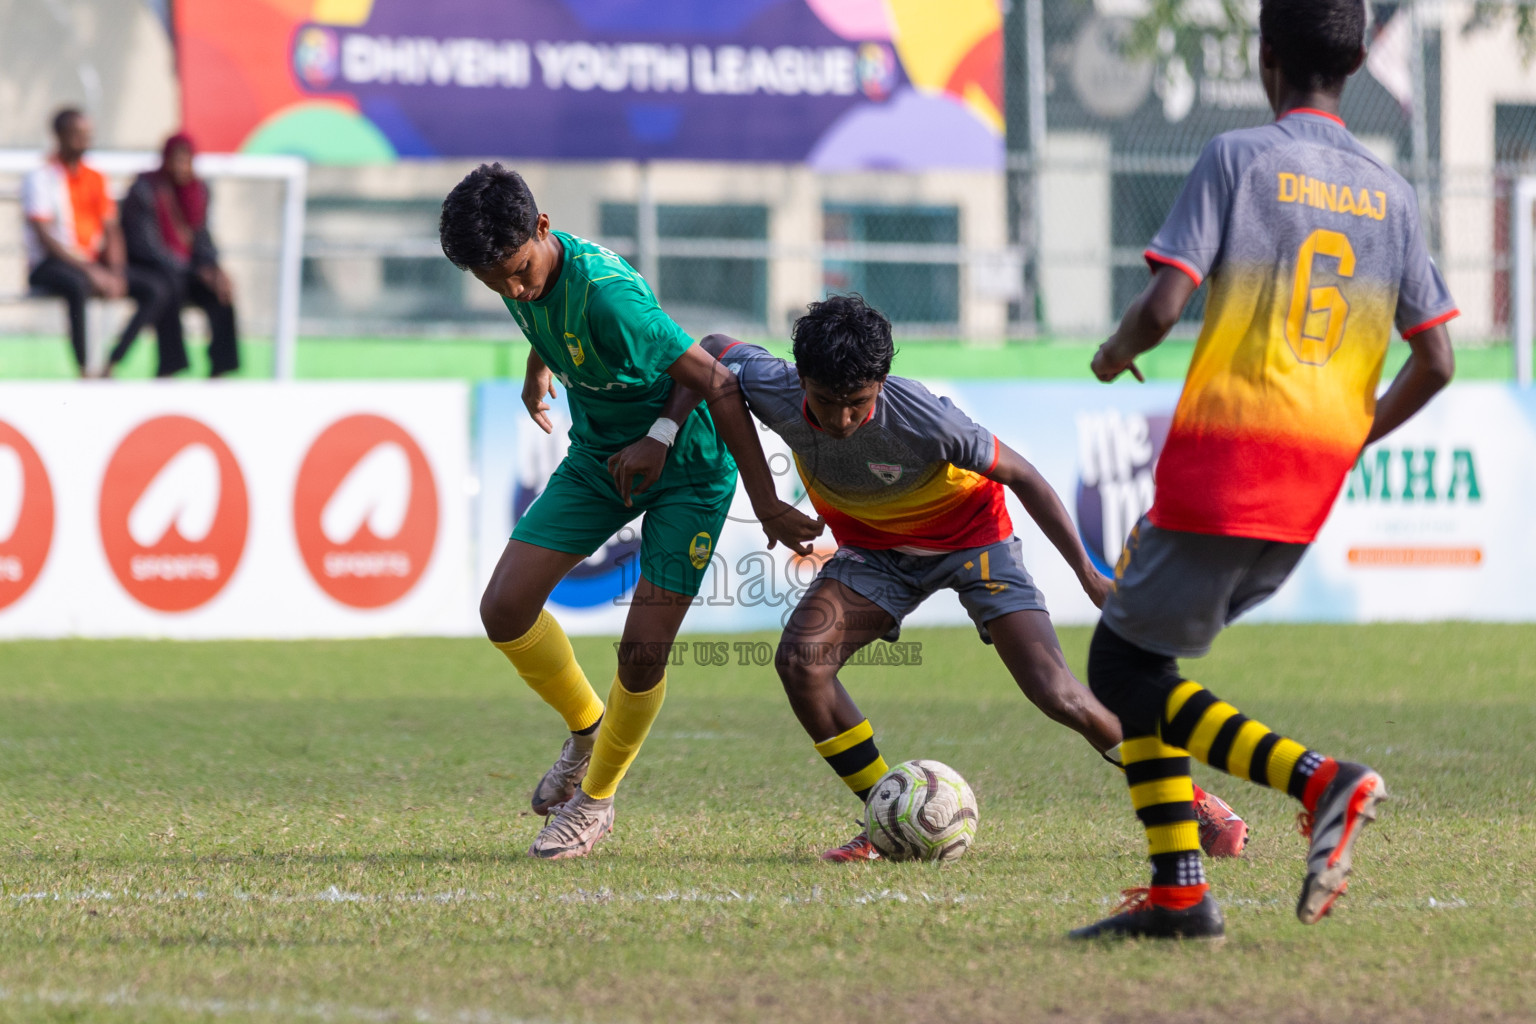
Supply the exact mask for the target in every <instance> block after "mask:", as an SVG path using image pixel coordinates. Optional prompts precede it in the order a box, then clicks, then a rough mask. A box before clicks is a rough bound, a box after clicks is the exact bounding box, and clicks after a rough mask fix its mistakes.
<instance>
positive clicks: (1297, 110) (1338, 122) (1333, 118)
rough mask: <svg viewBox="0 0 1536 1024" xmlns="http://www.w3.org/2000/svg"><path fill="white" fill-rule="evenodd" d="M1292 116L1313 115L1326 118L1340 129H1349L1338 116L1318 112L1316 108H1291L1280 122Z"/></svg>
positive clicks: (1326, 112)
mask: <svg viewBox="0 0 1536 1024" xmlns="http://www.w3.org/2000/svg"><path fill="white" fill-rule="evenodd" d="M1292 114H1313V115H1315V116H1317V117H1326V118H1327V119H1328V120H1330V121H1332V122H1333V123H1334V124H1336V125H1338V126H1339V127H1340V128H1347V127H1349V126H1348V125H1346V124H1345V123H1344V119H1343V118H1342V117H1340V116H1339V115H1338V114H1330V113H1328V111H1326V110H1318V109H1317V108H1316V107H1292V108H1291V109H1290V110H1287V111H1286V112H1285V114H1284V115H1282V116H1281V118H1280V120H1282V121H1283V120H1285V119H1286V118H1287V117H1290V116H1291V115H1292Z"/></svg>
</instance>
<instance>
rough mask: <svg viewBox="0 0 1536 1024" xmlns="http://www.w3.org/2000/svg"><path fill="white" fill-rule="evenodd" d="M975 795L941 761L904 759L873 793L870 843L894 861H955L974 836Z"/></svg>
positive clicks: (868, 821) (868, 822) (868, 808)
mask: <svg viewBox="0 0 1536 1024" xmlns="http://www.w3.org/2000/svg"><path fill="white" fill-rule="evenodd" d="M976 822H977V817H976V795H975V794H974V793H972V792H971V787H970V786H968V785H967V784H966V782H965V780H964V779H962V778H961V777H960V773H959V772H957V771H955V770H954V769H953V768H951V767H950V766H949V765H947V764H940V763H939V762H938V761H905V762H903V763H901V764H899V765H897V766H896V767H895V768H892V769H891V770H890V771H888V772H886V773H885V774H884V775H883V776H881V777H880V781H879V782H877V783H875V788H874V789H872V790H870V792H869V802H868V803H867V804H866V805H865V825H866V827H867V828H868V835H869V841H870V842H872V843H874V844H875V849H877V850H879V851H880V855H881V856H883V857H886V858H889V859H890V860H955V859H957V858H958V857H959V856H960V855H961V854H963V853H964V852H965V851H966V850H967V849H969V848H970V845H971V840H973V839H975V838H976Z"/></svg>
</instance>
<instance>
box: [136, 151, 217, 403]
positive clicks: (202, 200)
mask: <svg viewBox="0 0 1536 1024" xmlns="http://www.w3.org/2000/svg"><path fill="white" fill-rule="evenodd" d="M192 153H193V146H192V139H191V137H190V136H187V135H184V134H177V135H172V136H171V137H170V138H168V139H166V140H165V149H164V150H163V154H162V158H161V163H160V168H159V169H158V170H154V171H146V172H145V173H143V174H141V175H139V176H138V178H137V179H136V180H135V181H134V183H133V187H132V188H131V189H129V190H128V197H127V198H126V199H124V200H123V205H122V220H123V234H124V236H125V238H126V240H127V243H128V261H129V262H130V263H132V264H135V265H138V266H141V267H144V268H147V269H152V270H154V271H156V272H158V273H159V274H161V275H162V276H163V277H164V278H165V279H166V280H167V281H168V282H169V284H170V285H171V286H172V287H174V289H175V291H176V294H177V295H178V296H179V301H177V302H174V303H167V304H166V307H165V312H164V314H162V316H161V318H160V320H159V321H158V322H156V324H155V335H156V337H157V338H158V340H159V343H160V362H159V369H158V370H157V371H156V376H159V377H169V376H171V375H172V374H175V373H179V372H180V371H182V370H185V369H186V368H187V366H188V363H187V346H186V341H185V339H184V338H183V337H182V331H181V308H182V307H183V306H185V305H194V306H197V307H199V308H200V309H202V311H203V312H204V313H206V314H207V315H208V328H209V333H210V335H211V338H210V341H209V344H208V361H209V376H212V377H220V376H223V375H224V374H226V373H229V372H230V371H232V370H236V369H239V367H240V353H239V349H238V347H237V344H236V339H235V307H234V305H233V301H232V298H233V296H232V290H231V288H230V281H229V275H227V274H225V273H224V270H223V268H221V267H220V266H219V252H218V250H217V249H216V248H215V247H214V244H213V238H212V236H211V235H209V233H208V186H207V184H206V183H205V182H203V181H202V180H201V179H200V178H198V177H197V175H196V174H194V173H193V170H192ZM118 349H121V351H117V350H114V351H113V352H112V355H111V362H112V363H113V364H116V363H117V362H118V361H119V360H120V359H122V357H123V356H124V355H125V354H126V352H127V345H126V344H124V345H119V346H118Z"/></svg>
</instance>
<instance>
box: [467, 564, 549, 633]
mask: <svg viewBox="0 0 1536 1024" xmlns="http://www.w3.org/2000/svg"><path fill="white" fill-rule="evenodd" d="M540 610H541V608H540V607H532V606H528V604H527V602H525V601H521V600H519V599H518V595H517V594H516V592H514V591H512V590H511V588H509V587H505V586H502V585H501V584H500V581H499V580H496V579H492V580H491V582H490V583H489V584H488V585H487V586H486V588H485V593H483V594H481V595H480V624H481V625H482V626H484V627H485V635H486V636H488V637H489V638H490V639H491V641H492V642H493V643H498V644H501V643H506V642H507V641H509V640H516V639H517V638H518V637H520V636H522V635H523V634H524V633H526V632H528V631H529V630H530V629H532V628H533V624H534V623H535V622H537V621H538V619H539V611H540Z"/></svg>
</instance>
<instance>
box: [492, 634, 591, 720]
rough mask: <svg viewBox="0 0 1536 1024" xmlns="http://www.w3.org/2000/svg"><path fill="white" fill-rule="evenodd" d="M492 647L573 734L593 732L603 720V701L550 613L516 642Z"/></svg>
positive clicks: (511, 641)
mask: <svg viewBox="0 0 1536 1024" xmlns="http://www.w3.org/2000/svg"><path fill="white" fill-rule="evenodd" d="M491 644H492V646H494V647H495V648H496V649H497V650H499V651H500V652H501V653H502V654H505V655H506V656H507V660H508V661H510V662H511V663H512V667H513V668H515V669H517V674H518V675H520V676H522V677H523V682H525V683H527V684H528V685H529V686H530V687H531V688H532V689H533V692H534V693H536V694H538V695H539V696H540V697H542V698H544V703H546V704H548V705H549V706H550V707H552V708H554V709H555V710H556V711H558V712H560V717H561V718H564V719H565V725H566V728H568V729H570V730H571V732H582V731H584V730H586V729H590V728H592V726H594V725H596V724H597V720H598V719H600V718H602V717H603V702H602V699H601V698H600V697H598V695H597V691H596V690H594V689H592V684H591V683H589V682H587V674H586V673H585V672H583V671H582V670H581V666H580V665H578V664H577V663H576V652H575V651H573V650H572V649H571V641H570V638H569V637H567V636H566V635H565V630H563V629H561V628H560V623H558V622H556V621H555V617H554V616H553V615H551V614H549V612H548V611H540V612H539V618H538V621H536V622H535V623H534V624H533V627H532V628H531V629H529V630H528V632H526V633H524V634H523V635H522V636H520V637H518V638H517V639H516V640H507V641H504V642H502V643H496V642H495V641H494V640H493V641H491Z"/></svg>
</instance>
